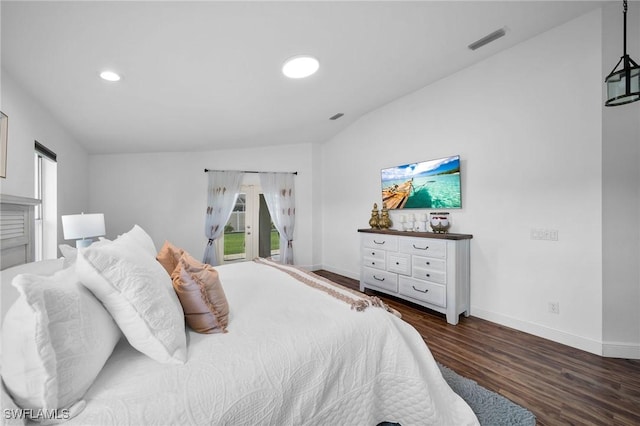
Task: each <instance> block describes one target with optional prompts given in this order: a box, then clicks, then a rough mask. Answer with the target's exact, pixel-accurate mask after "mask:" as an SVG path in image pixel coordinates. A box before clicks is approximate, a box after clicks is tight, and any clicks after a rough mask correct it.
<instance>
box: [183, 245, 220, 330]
mask: <svg viewBox="0 0 640 426" xmlns="http://www.w3.org/2000/svg"><path fill="white" fill-rule="evenodd" d="M171 278H172V279H173V288H174V289H175V291H176V293H177V294H178V298H179V299H180V303H181V304H182V309H183V310H184V317H185V320H186V322H187V324H188V325H189V327H191V328H192V329H193V330H194V331H196V332H198V333H226V332H227V324H228V321H229V304H228V303H227V297H226V296H225V294H224V289H223V288H222V284H221V283H220V278H219V277H218V271H216V270H215V269H214V268H213V267H212V266H211V265H207V264H206V263H202V262H198V261H197V260H196V259H194V258H193V257H191V256H190V255H189V253H186V252H185V253H184V254H183V255H182V256H181V257H180V261H179V262H178V266H177V267H176V268H175V269H174V271H173V274H171Z"/></svg>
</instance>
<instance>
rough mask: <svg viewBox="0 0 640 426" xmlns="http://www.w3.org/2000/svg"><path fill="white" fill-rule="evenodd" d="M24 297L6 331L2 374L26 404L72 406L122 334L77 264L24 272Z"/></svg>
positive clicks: (19, 282)
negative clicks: (84, 281) (81, 277)
mask: <svg viewBox="0 0 640 426" xmlns="http://www.w3.org/2000/svg"><path fill="white" fill-rule="evenodd" d="M12 285H13V286H14V287H16V288H17V289H18V292H19V293H20V297H19V298H18V300H17V301H16V303H14V304H13V305H12V306H11V308H10V309H9V312H7V315H6V318H5V321H4V325H3V330H2V347H3V351H2V367H3V369H2V370H3V371H2V378H3V380H4V383H5V385H6V387H7V389H8V391H9V392H10V393H11V395H12V396H13V399H14V400H15V402H16V403H17V404H18V405H19V406H20V407H22V408H24V409H34V410H37V409H45V410H48V409H65V408H66V409H69V408H71V406H72V405H73V404H74V403H76V402H77V401H78V400H80V399H81V398H82V396H83V395H84V394H85V392H86V391H87V389H88V388H89V386H91V384H92V383H93V381H94V380H95V378H96V376H97V375H98V373H100V370H102V367H103V365H104V363H105V362H106V361H107V359H108V358H109V356H110V355H111V352H112V351H113V348H114V347H115V345H116V343H117V342H118V340H119V339H120V337H121V333H120V330H118V327H117V325H116V324H115V323H114V321H113V319H112V318H111V316H110V315H109V313H108V312H107V311H106V310H105V309H104V307H103V306H102V304H100V302H99V301H98V300H96V298H95V297H94V296H93V295H92V294H91V292H89V291H88V290H87V289H86V288H84V287H83V286H82V285H81V284H80V283H79V281H78V277H77V274H76V273H75V270H74V268H68V269H63V270H62V271H59V272H57V273H55V274H54V275H52V276H40V275H32V274H22V275H18V276H17V277H16V278H15V279H14V280H13V282H12Z"/></svg>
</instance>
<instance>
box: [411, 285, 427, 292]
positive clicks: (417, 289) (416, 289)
mask: <svg viewBox="0 0 640 426" xmlns="http://www.w3.org/2000/svg"><path fill="white" fill-rule="evenodd" d="M411 287H413V289H414V290H415V291H419V292H420V293H428V292H429V289H426V290H420V289H419V288H416V286H414V285H412V286H411Z"/></svg>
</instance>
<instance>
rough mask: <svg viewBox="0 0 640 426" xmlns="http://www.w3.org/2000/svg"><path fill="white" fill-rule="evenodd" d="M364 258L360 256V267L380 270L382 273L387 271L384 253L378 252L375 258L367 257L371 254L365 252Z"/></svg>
mask: <svg viewBox="0 0 640 426" xmlns="http://www.w3.org/2000/svg"><path fill="white" fill-rule="evenodd" d="M364 254H365V255H364V256H362V265H364V266H368V267H369V268H376V269H382V270H383V271H384V270H385V269H387V262H386V260H385V257H386V256H385V254H386V253H385V252H384V251H380V252H379V253H376V255H377V256H367V254H371V252H370V251H368V252H367V251H365V252H364Z"/></svg>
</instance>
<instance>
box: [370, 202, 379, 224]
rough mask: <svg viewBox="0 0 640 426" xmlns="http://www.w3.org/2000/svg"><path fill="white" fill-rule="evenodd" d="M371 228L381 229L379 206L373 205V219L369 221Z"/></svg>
mask: <svg viewBox="0 0 640 426" xmlns="http://www.w3.org/2000/svg"><path fill="white" fill-rule="evenodd" d="M369 226H370V227H371V228H372V229H373V228H380V214H379V213H378V204H377V203H373V209H372V210H371V219H369Z"/></svg>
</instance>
